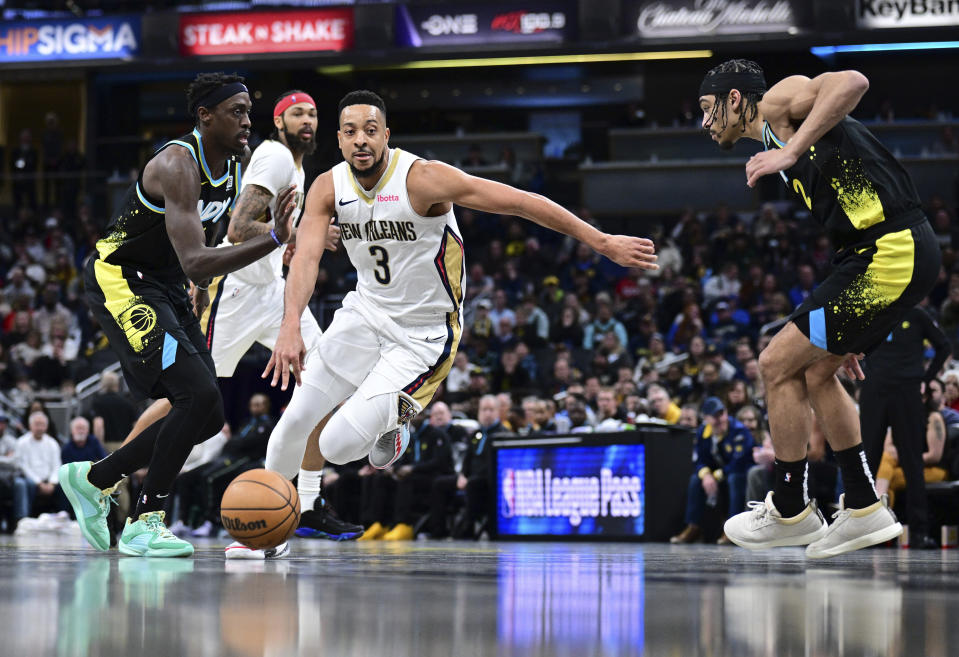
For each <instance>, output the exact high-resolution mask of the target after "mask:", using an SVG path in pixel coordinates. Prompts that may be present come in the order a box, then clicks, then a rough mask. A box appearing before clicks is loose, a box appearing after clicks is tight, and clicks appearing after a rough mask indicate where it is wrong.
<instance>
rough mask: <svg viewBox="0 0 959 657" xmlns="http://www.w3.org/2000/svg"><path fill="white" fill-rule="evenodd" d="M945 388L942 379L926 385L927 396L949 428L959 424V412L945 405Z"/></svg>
mask: <svg viewBox="0 0 959 657" xmlns="http://www.w3.org/2000/svg"><path fill="white" fill-rule="evenodd" d="M944 388H945V384H944V383H943V382H942V379H933V380H932V381H930V382H929V383H927V384H926V391H927V394H928V395H929V398H930V400H931V401H932V403H933V404H935V407H936V410H938V411H939V412H940V413H941V414H942V419H943V421H944V422H945V423H946V427H947V428H948V427H950V426H952V425H956V424H959V411H955V410H953V409H951V408H949V407H948V406H946V405H945V397H944V395H943V391H944ZM957 474H959V473H957Z"/></svg>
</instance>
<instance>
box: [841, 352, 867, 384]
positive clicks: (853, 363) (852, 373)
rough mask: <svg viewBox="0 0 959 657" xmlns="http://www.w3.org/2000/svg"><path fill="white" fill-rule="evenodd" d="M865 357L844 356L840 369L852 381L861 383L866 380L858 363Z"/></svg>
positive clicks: (856, 355) (859, 355)
mask: <svg viewBox="0 0 959 657" xmlns="http://www.w3.org/2000/svg"><path fill="white" fill-rule="evenodd" d="M865 357H866V355H865V354H846V358H845V360H843V361H842V368H843V369H844V370H845V371H846V374H847V375H848V376H849V378H850V379H852V380H853V381H862V380H864V379H865V378H866V375H865V374H864V373H863V371H862V366H861V365H860V364H859V361H861V360H862V359H863V358H865Z"/></svg>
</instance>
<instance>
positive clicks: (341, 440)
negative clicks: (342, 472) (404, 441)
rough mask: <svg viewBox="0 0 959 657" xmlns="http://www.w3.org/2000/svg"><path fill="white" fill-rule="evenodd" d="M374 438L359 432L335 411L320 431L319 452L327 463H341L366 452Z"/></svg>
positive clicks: (352, 459)
mask: <svg viewBox="0 0 959 657" xmlns="http://www.w3.org/2000/svg"><path fill="white" fill-rule="evenodd" d="M375 438H376V436H372V437H370V436H366V435H363V434H361V433H360V432H359V431H358V430H357V429H356V428H355V427H354V426H353V425H352V424H351V423H350V422H348V421H346V419H345V418H343V417H341V414H340V413H337V414H336V415H334V416H333V417H332V418H330V421H329V422H328V423H327V425H326V427H324V428H323V431H322V432H320V453H321V454H322V455H323V458H325V459H326V460H327V461H328V462H329V463H333V464H334V465H343V464H345V463H349V462H351V461H355V460H356V459H358V458H361V457H362V456H363V454H365V453H368V452H369V446H370V444H371V443H372V441H373V440H374V439H375Z"/></svg>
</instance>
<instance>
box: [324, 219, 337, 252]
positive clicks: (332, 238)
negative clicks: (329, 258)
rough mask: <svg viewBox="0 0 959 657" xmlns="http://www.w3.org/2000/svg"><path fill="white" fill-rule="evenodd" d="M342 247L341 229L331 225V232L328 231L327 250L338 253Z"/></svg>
mask: <svg viewBox="0 0 959 657" xmlns="http://www.w3.org/2000/svg"><path fill="white" fill-rule="evenodd" d="M339 246H340V227H339V226H337V225H336V224H330V228H329V230H327V231H326V250H327V251H336V249H337V248H338V247H339Z"/></svg>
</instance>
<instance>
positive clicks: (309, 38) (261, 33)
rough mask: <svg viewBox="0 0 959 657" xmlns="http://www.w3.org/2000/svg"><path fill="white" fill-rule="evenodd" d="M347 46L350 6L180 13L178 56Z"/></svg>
mask: <svg viewBox="0 0 959 657" xmlns="http://www.w3.org/2000/svg"><path fill="white" fill-rule="evenodd" d="M351 47H353V9H351V8H337V9H317V10H312V11H288V12H277V11H259V12H243V13H227V14H187V15H184V16H181V17H180V54H181V55H187V56H190V55H247V54H254V53H281V52H304V51H321V50H348V49H349V48H351Z"/></svg>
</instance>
